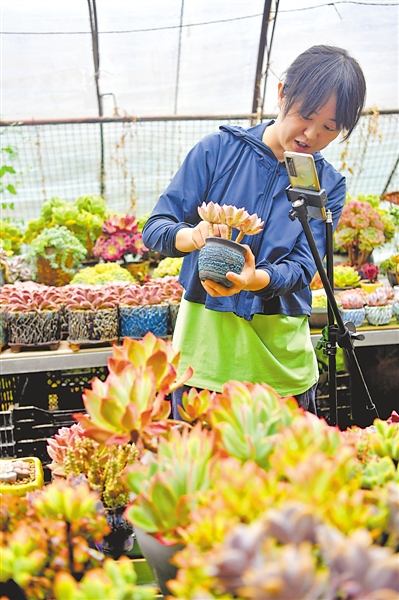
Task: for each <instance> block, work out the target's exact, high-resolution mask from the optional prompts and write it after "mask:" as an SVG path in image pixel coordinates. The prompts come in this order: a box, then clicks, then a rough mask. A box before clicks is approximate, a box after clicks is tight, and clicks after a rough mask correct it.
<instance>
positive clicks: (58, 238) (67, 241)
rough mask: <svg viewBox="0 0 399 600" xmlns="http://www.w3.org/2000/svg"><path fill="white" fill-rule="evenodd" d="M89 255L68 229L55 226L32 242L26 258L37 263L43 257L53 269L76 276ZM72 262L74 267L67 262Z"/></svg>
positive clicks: (46, 229)
mask: <svg viewBox="0 0 399 600" xmlns="http://www.w3.org/2000/svg"><path fill="white" fill-rule="evenodd" d="M86 254H87V249H86V248H85V247H84V246H83V245H82V244H81V242H80V241H79V240H78V238H77V237H76V236H75V235H74V234H73V233H72V232H71V231H70V230H69V229H67V228H66V227H64V226H60V225H55V226H54V227H51V228H45V229H43V230H42V232H41V233H40V234H39V235H38V236H37V237H35V239H33V240H32V242H31V244H30V247H29V249H28V252H27V254H26V258H27V259H28V260H29V259H30V260H32V261H36V259H37V258H39V257H41V258H44V259H46V260H48V261H49V263H50V265H51V266H52V268H53V269H58V268H60V269H61V270H62V271H64V272H65V273H69V274H74V273H75V270H74V267H76V266H77V265H78V264H79V263H80V262H81V261H82V260H84V258H85V256H86ZM68 259H69V260H71V261H72V267H69V266H67V261H68Z"/></svg>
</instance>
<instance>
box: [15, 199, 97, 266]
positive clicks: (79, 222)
mask: <svg viewBox="0 0 399 600" xmlns="http://www.w3.org/2000/svg"><path fill="white" fill-rule="evenodd" d="M105 218H106V203H105V200H104V198H102V197H101V196H97V195H91V196H79V198H77V199H76V200H75V202H67V201H66V200H62V199H60V198H57V197H53V198H51V200H48V201H47V202H45V203H44V204H43V206H42V210H41V214H40V216H39V217H38V218H37V219H33V220H31V221H29V223H28V227H27V230H26V232H25V236H24V241H25V242H26V243H27V244H30V243H32V241H33V240H34V239H35V238H36V237H37V236H38V235H39V234H40V233H41V232H42V231H43V230H44V229H51V228H52V227H54V226H63V227H66V228H67V229H69V230H70V231H71V232H72V233H73V234H74V235H75V236H76V237H77V238H78V240H79V241H80V243H81V244H82V245H83V246H84V247H85V248H86V250H87V256H86V260H88V261H92V260H93V258H94V255H93V247H94V243H95V241H96V239H97V238H98V236H99V235H100V234H101V228H102V224H103V222H104V220H105Z"/></svg>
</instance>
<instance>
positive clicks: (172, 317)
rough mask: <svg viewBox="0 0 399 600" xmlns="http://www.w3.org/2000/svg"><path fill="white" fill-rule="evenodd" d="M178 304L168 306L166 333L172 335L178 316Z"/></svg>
mask: <svg viewBox="0 0 399 600" xmlns="http://www.w3.org/2000/svg"><path fill="white" fill-rule="evenodd" d="M179 308H180V302H176V303H171V304H169V328H168V331H169V333H170V334H172V333H173V332H174V330H175V326H176V320H177V315H178V314H179Z"/></svg>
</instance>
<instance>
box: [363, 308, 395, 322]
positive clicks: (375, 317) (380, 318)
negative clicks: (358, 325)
mask: <svg viewBox="0 0 399 600" xmlns="http://www.w3.org/2000/svg"><path fill="white" fill-rule="evenodd" d="M391 318H392V308H391V306H390V305H389V304H387V305H385V306H366V319H367V322H368V323H369V325H389V322H390V320H391Z"/></svg>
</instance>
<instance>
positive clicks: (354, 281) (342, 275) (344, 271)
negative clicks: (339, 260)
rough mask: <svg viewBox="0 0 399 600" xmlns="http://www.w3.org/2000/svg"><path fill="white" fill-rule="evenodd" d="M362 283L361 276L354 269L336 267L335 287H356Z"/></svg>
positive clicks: (347, 266) (341, 266)
mask: <svg viewBox="0 0 399 600" xmlns="http://www.w3.org/2000/svg"><path fill="white" fill-rule="evenodd" d="M359 281H360V275H359V273H358V272H357V271H356V269H355V268H354V267H351V266H349V265H336V266H335V267H334V287H335V288H343V287H355V286H357V285H358V283H359Z"/></svg>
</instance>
